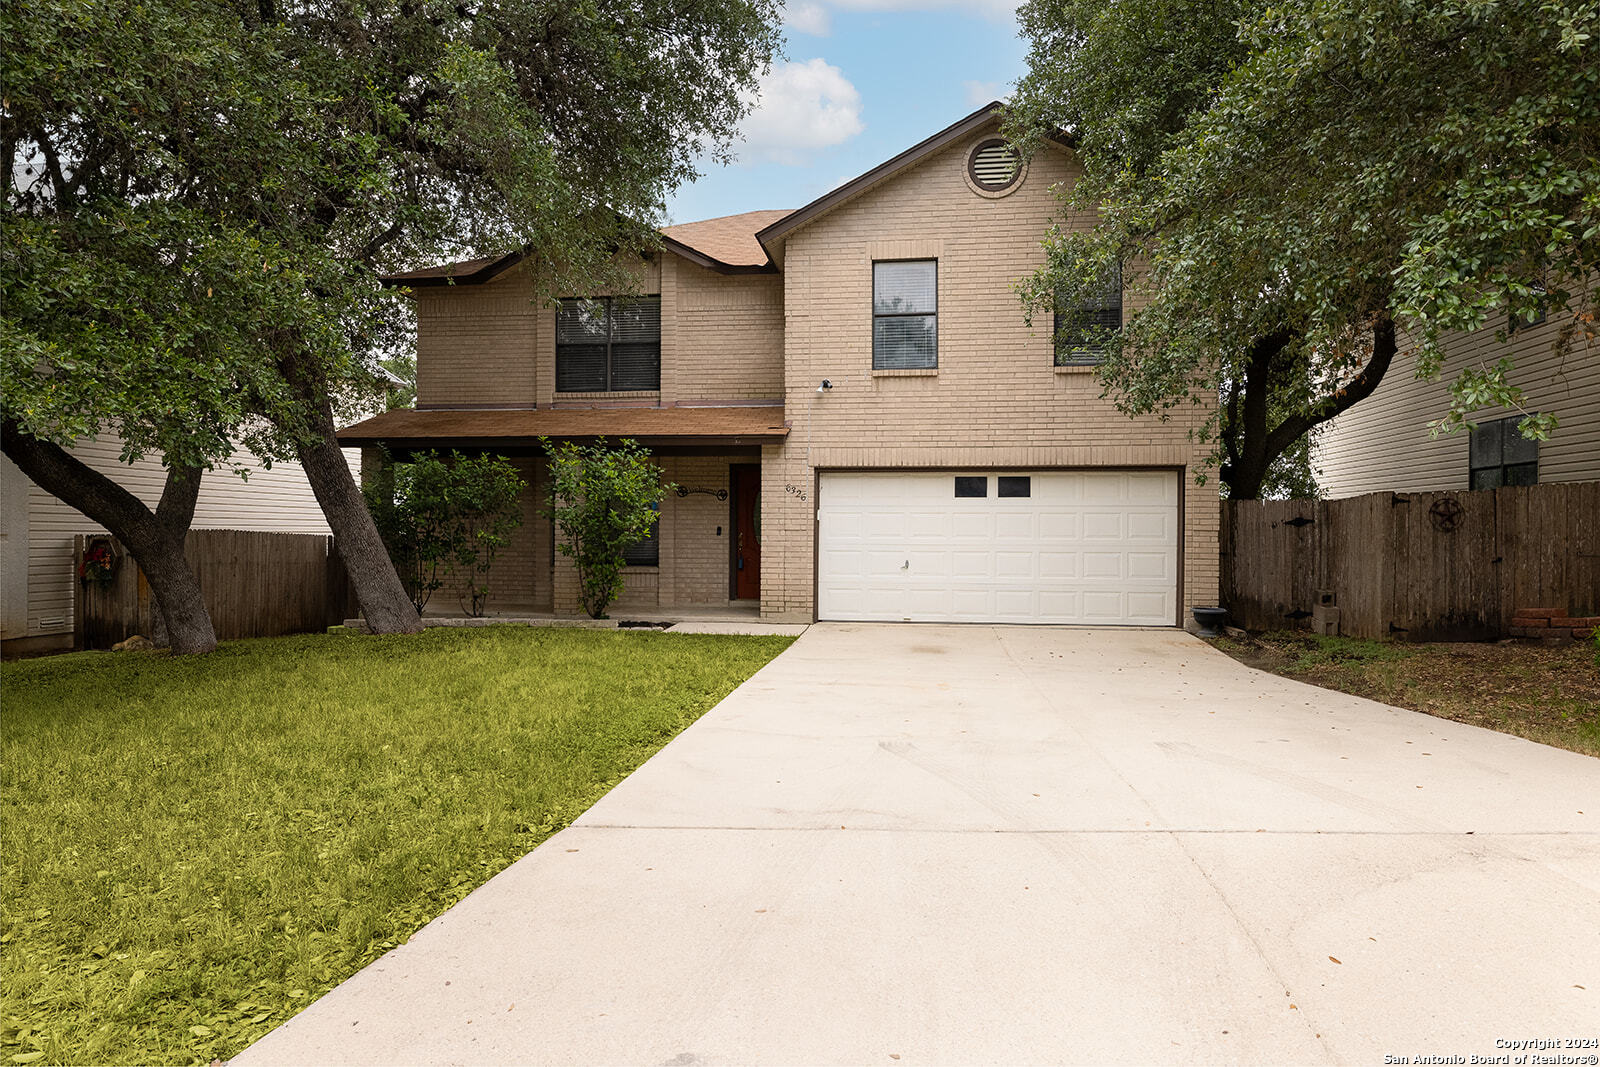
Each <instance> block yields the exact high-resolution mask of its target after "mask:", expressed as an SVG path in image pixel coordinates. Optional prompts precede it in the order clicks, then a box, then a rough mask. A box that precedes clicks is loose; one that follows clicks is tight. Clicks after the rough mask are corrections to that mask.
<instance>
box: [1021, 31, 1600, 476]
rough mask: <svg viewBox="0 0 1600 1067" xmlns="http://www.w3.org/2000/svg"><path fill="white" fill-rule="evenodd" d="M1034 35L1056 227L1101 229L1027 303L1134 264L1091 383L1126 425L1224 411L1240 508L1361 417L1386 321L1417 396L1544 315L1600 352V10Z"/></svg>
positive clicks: (1473, 376) (1491, 385) (1499, 369)
mask: <svg viewBox="0 0 1600 1067" xmlns="http://www.w3.org/2000/svg"><path fill="white" fill-rule="evenodd" d="M1022 22H1023V27H1024V32H1025V34H1026V35H1027V36H1028V37H1029V38H1030V40H1031V42H1032V47H1033V52H1032V57H1031V60H1030V71H1029V73H1028V75H1027V76H1026V77H1025V78H1024V79H1023V81H1022V83H1021V86H1020V89H1019V93H1018V99H1017V109H1016V110H1017V122H1016V124H1017V126H1018V127H1019V129H1024V130H1026V131H1027V133H1028V136H1031V137H1033V138H1035V139H1036V138H1037V136H1038V133H1037V131H1038V130H1039V129H1040V128H1041V127H1043V126H1045V125H1059V126H1063V127H1065V128H1067V129H1068V130H1069V131H1070V132H1072V133H1073V134H1074V135H1075V136H1076V137H1077V139H1078V154H1079V157H1080V160H1081V161H1082V163H1083V166H1084V174H1083V177H1082V179H1081V180H1080V181H1078V182H1077V184H1076V185H1075V186H1074V187H1073V188H1071V189H1068V190H1065V191H1064V197H1065V201H1066V202H1065V205H1064V207H1065V209H1066V210H1067V211H1074V210H1075V211H1080V212H1081V211H1083V210H1098V211H1099V212H1100V215H1099V222H1098V224H1097V225H1096V226H1095V227H1094V228H1093V229H1092V230H1089V231H1087V232H1083V231H1078V232H1074V231H1073V230H1071V229H1070V228H1069V227H1068V226H1067V225H1065V224H1062V225H1059V226H1057V227H1056V228H1055V229H1053V230H1052V231H1051V233H1050V236H1049V239H1048V242H1047V248H1048V264H1047V266H1046V267H1045V268H1044V269H1043V270H1041V271H1040V272H1039V273H1038V275H1037V276H1035V277H1033V278H1032V279H1030V280H1028V281H1027V282H1026V283H1025V284H1024V285H1023V286H1022V290H1023V296H1024V299H1025V300H1026V301H1027V302H1028V304H1029V306H1030V308H1032V309H1034V310H1039V309H1043V308H1048V307H1050V306H1052V305H1053V303H1054V302H1055V301H1057V300H1058V299H1060V300H1061V301H1062V302H1063V303H1064V304H1065V305H1066V306H1069V307H1070V306H1072V305H1074V304H1075V303H1077V302H1078V301H1080V300H1082V299H1084V298H1085V297H1087V296H1089V295H1091V294H1092V293H1093V292H1094V290H1095V287H1096V286H1097V285H1099V284H1100V279H1101V278H1102V276H1103V274H1104V272H1105V270H1106V269H1107V267H1108V265H1109V264H1111V263H1113V262H1115V261H1118V260H1120V261H1122V262H1123V263H1124V265H1125V270H1126V274H1127V276H1128V279H1129V288H1130V290H1134V291H1141V290H1142V292H1143V294H1144V297H1145V298H1147V303H1144V305H1143V306H1142V307H1140V308H1139V310H1138V311H1137V312H1136V313H1135V314H1133V315H1132V316H1131V318H1130V320H1129V322H1128V324H1127V327H1126V329H1125V330H1123V331H1122V332H1121V334H1120V336H1117V337H1113V338H1108V341H1109V345H1108V347H1109V349H1110V354H1109V356H1108V358H1107V359H1106V361H1105V363H1104V365H1103V366H1102V368H1101V374H1102V379H1103V380H1104V381H1105V383H1106V384H1107V386H1108V387H1109V389H1110V391H1111V392H1112V394H1113V395H1114V396H1115V397H1116V398H1117V400H1118V402H1119V404H1120V405H1121V406H1123V407H1124V409H1125V410H1127V411H1129V412H1131V413H1143V412H1166V411H1170V410H1171V409H1172V408H1174V407H1176V406H1178V405H1181V404H1187V403H1194V404H1200V405H1204V406H1206V407H1208V408H1210V409H1213V410H1215V414H1214V415H1213V417H1212V419H1211V421H1210V423H1209V424H1208V425H1207V427H1206V429H1205V430H1204V431H1203V432H1204V433H1205V434H1206V436H1208V437H1212V436H1213V435H1214V438H1215V439H1216V440H1217V442H1218V458H1219V459H1220V460H1221V463H1222V474H1223V480H1224V482H1231V483H1234V484H1231V485H1230V488H1231V489H1233V490H1234V491H1235V495H1245V496H1250V495H1255V493H1256V492H1257V491H1259V489H1260V487H1261V485H1262V482H1263V480H1264V479H1265V477H1266V471H1267V469H1268V467H1269V466H1270V465H1271V463H1272V462H1273V461H1274V460H1276V459H1277V458H1278V457H1280V456H1282V455H1283V454H1284V452H1285V450H1286V449H1288V448H1289V446H1290V445H1292V444H1293V443H1294V442H1295V441H1297V440H1299V439H1300V438H1302V437H1304V435H1305V434H1306V433H1307V432H1308V431H1310V430H1311V429H1313V428H1314V427H1316V426H1317V425H1319V424H1321V423H1322V422H1324V421H1326V419H1328V418H1331V417H1332V416H1333V415H1335V414H1337V413H1338V412H1339V411H1341V410H1344V409H1346V408H1348V407H1349V406H1350V405H1351V404H1353V403H1355V402H1358V401H1359V400H1360V399H1362V398H1364V397H1365V396H1366V395H1369V394H1370V392H1371V390H1372V389H1373V388H1375V387H1376V385H1377V383H1378V381H1379V380H1381V378H1382V376H1383V374H1384V373H1385V372H1386V371H1387V369H1388V365H1389V360H1390V358H1391V357H1392V356H1393V355H1394V354H1395V351H1396V348H1397V345H1396V326H1397V325H1398V327H1399V328H1400V330H1401V331H1403V332H1402V333H1401V334H1400V340H1401V341H1402V343H1409V344H1410V345H1411V348H1412V351H1413V352H1414V355H1415V366H1416V370H1417V372H1418V373H1419V374H1422V375H1432V374H1437V373H1438V372H1439V370H1440V365H1441V349H1440V343H1441V341H1442V340H1443V339H1444V336H1445V334H1446V333H1448V332H1450V331H1455V330H1474V329H1478V328H1480V327H1484V326H1496V325H1498V326H1501V327H1502V328H1503V327H1504V325H1505V324H1506V323H1507V322H1508V321H1510V320H1514V319H1516V318H1519V317H1520V318H1532V317H1535V316H1537V315H1539V314H1546V315H1549V316H1551V317H1553V318H1558V319H1559V321H1560V322H1561V323H1562V328H1561V329H1560V330H1559V331H1558V332H1559V334H1560V340H1559V341H1558V343H1560V344H1562V345H1567V346H1570V345H1572V344H1573V342H1574V341H1575V340H1578V341H1583V342H1585V343H1587V341H1588V340H1589V339H1590V338H1592V336H1593V331H1594V312H1595V310H1596V309H1595V302H1596V297H1595V292H1594V288H1593V280H1594V277H1595V271H1596V268H1597V265H1600V264H1597V259H1600V240H1597V234H1600V63H1597V62H1596V58H1595V48H1596V41H1595V40H1594V37H1593V35H1594V34H1595V33H1596V32H1597V31H1600V9H1597V8H1596V6H1595V5H1594V4H1563V3H1500V2H1472V3H1465V4H1444V3H1440V2H1437V0H1377V2H1365V0H1359V2H1358V0H1291V2H1289V3H1285V4H1279V5H1275V6H1272V7H1270V8H1269V7H1265V6H1263V5H1258V4H1230V3H1217V4H1205V5H1189V4H1179V3H1172V2H1169V0H1133V2H1131V3H1124V2H1120V0H1119V2H1116V3H1112V2H1109V0H1068V2H1065V3H1061V2H1050V0H1032V2H1030V3H1028V4H1026V5H1025V6H1024V8H1023V10H1022ZM1135 306H1138V305H1137V304H1136V305H1135ZM1512 372H1513V368H1512V367H1511V365H1510V364H1509V362H1507V361H1500V362H1498V363H1496V364H1494V365H1491V366H1484V367H1474V368H1468V369H1467V370H1465V371H1463V372H1462V374H1461V376H1460V378H1458V379H1457V381H1456V382H1455V384H1454V386H1453V393H1452V402H1451V406H1450V410H1449V411H1448V412H1447V413H1441V414H1442V415H1443V417H1442V419H1441V421H1440V423H1439V425H1440V426H1441V427H1442V428H1444V429H1452V428H1455V427H1457V426H1459V425H1461V424H1462V423H1463V422H1464V421H1465V420H1466V419H1467V418H1468V417H1469V415H1470V413H1471V411H1472V410H1474V409H1475V408H1478V407H1482V406H1486V405H1490V404H1504V405H1506V406H1510V407H1513V408H1515V407H1519V406H1520V403H1521V393H1520V391H1519V390H1518V388H1517V387H1516V385H1515V382H1514V376H1513V374H1512ZM1252 379H1253V388H1252V384H1251V383H1252ZM1219 394H1220V396H1221V398H1222V401H1223V403H1222V404H1221V406H1220V408H1218V407H1217V400H1218V396H1219ZM1554 422H1555V413H1551V412H1545V413H1540V414H1539V415H1537V416H1530V417H1529V418H1527V419H1525V420H1524V422H1523V427H1524V432H1526V433H1529V434H1531V435H1535V436H1543V435H1546V434H1548V432H1549V430H1550V429H1551V428H1552V427H1553V425H1554Z"/></svg>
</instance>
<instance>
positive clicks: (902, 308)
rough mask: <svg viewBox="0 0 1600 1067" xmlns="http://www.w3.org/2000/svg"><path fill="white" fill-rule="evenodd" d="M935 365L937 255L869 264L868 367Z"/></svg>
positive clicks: (884, 368) (937, 354)
mask: <svg viewBox="0 0 1600 1067" xmlns="http://www.w3.org/2000/svg"><path fill="white" fill-rule="evenodd" d="M938 365H939V261H938V260H936V259H898V260H889V261H887V262H881V263H874V264H873V265H872V368H873V370H918V369H921V368H925V367H937V366H938Z"/></svg>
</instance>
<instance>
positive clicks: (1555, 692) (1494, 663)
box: [1215, 632, 1600, 756]
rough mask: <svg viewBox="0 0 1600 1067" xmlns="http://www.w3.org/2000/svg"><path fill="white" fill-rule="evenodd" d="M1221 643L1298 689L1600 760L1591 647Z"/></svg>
mask: <svg viewBox="0 0 1600 1067" xmlns="http://www.w3.org/2000/svg"><path fill="white" fill-rule="evenodd" d="M1215 644H1216V646H1217V648H1218V649H1220V650H1221V651H1223V652H1226V653H1227V654H1228V655H1230V656H1232V657H1233V658H1234V659H1236V660H1239V661H1240V662H1241V663H1245V664H1247V665H1249V666H1251V667H1255V668H1257V669H1259V670H1264V671H1270V672H1272V673H1273V674H1281V675H1283V676H1284V677H1286V678H1293V679H1295V680H1296V681H1301V682H1309V683H1311V684H1312V685H1320V686H1322V687H1323V688H1325V689H1337V690H1339V691H1340V692H1342V693H1351V694H1354V695H1355V696H1362V697H1367V698H1369V699H1372V700H1377V701H1381V702H1383V703H1385V704H1391V705H1393V706H1395V707H1400V708H1409V709H1411V710H1412V711H1421V712H1426V713H1427V714H1429V715H1437V716H1439V717H1440V718H1442V719H1453V720H1454V721H1456V722H1465V723H1471V724H1472V725H1474V726H1483V727H1487V728H1488V729H1491V730H1499V731H1501V732H1502V733H1508V734H1515V735H1517V736H1518V737H1526V738H1528V739H1529V740H1531V741H1539V742H1541V743H1543V744H1547V745H1556V746H1558V747H1560V748H1566V749H1571V750H1572V751H1574V752H1582V753H1584V754H1586V755H1590V756H1600V666H1597V665H1596V663H1595V647H1594V645H1593V644H1591V643H1587V642H1578V641H1574V642H1572V643H1571V644H1569V645H1565V646H1559V647H1554V648H1550V647H1544V646H1540V645H1532V644H1527V643H1523V642H1507V643H1504V644H1454V643H1439V644H1400V643H1397V642H1396V643H1392V642H1387V641H1361V640H1356V639H1353V638H1348V637H1318V636H1316V635H1315V634H1310V633H1303V632H1291V633H1269V634H1257V635H1252V636H1251V637H1250V638H1248V639H1243V640H1241V639H1236V638H1231V637H1225V638H1220V639H1218V640H1217V641H1216V642H1215Z"/></svg>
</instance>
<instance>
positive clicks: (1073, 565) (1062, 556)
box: [1039, 552, 1083, 582]
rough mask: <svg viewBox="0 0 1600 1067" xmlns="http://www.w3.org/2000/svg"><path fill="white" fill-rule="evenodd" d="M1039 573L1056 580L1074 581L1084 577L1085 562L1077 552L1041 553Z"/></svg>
mask: <svg viewBox="0 0 1600 1067" xmlns="http://www.w3.org/2000/svg"><path fill="white" fill-rule="evenodd" d="M1039 573H1040V574H1048V575H1049V576H1050V577H1051V579H1052V580H1054V581H1069V582H1070V581H1073V580H1074V579H1077V578H1081V577H1083V564H1082V562H1081V556H1080V555H1079V554H1078V553H1077V552H1041V553H1039Z"/></svg>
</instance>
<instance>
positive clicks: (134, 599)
mask: <svg viewBox="0 0 1600 1067" xmlns="http://www.w3.org/2000/svg"><path fill="white" fill-rule="evenodd" d="M102 539H103V540H107V541H111V539H110V538H109V537H105V536H104V535H98V536H97V535H87V536H86V535H82V534H80V535H78V537H76V538H75V539H74V541H75V544H74V550H73V575H74V578H75V579H76V580H75V582H74V588H75V589H76V590H77V594H76V598H75V603H74V611H73V630H74V639H75V644H76V647H78V648H110V647H111V646H112V645H114V644H116V643H117V642H118V641H122V640H125V639H126V638H128V637H131V636H133V635H134V634H143V635H144V636H146V637H151V638H154V637H156V635H157V628H158V626H159V621H158V620H159V615H160V613H159V611H158V610H157V608H156V603H155V597H154V596H153V594H152V593H151V590H150V583H149V582H148V581H147V580H146V579H145V576H144V572H142V571H141V570H139V567H138V565H137V564H135V563H134V561H133V558H132V557H131V556H129V555H128V554H127V553H126V552H124V551H123V550H122V549H121V547H120V546H116V547H115V551H116V553H117V554H118V556H119V563H118V564H117V566H116V569H115V570H114V572H113V573H112V575H111V578H110V579H109V580H107V581H97V580H88V581H85V580H83V579H81V578H77V575H79V574H81V573H82V571H81V567H82V563H83V553H84V548H85V545H86V544H87V543H90V542H94V541H97V540H102ZM112 544H113V545H115V542H114V541H113V542H112ZM184 555H185V556H187V557H188V560H189V565H190V566H191V567H193V568H194V572H195V577H196V578H197V579H198V580H199V582H200V592H201V595H202V596H203V597H204V598H205V603H206V610H207V611H209V612H210V613H211V624H212V626H214V627H215V628H216V631H217V637H218V639H220V640H231V639H233V638H239V637H273V636H276V635H278V634H290V633H302V632H305V631H310V630H321V629H324V628H326V627H327V626H330V625H332V624H334V623H338V622H342V621H343V620H344V618H345V617H346V614H347V612H348V611H349V608H350V606H351V604H352V603H353V597H352V595H351V591H350V581H349V578H348V577H347V576H346V574H345V569H344V561H343V560H341V559H340V558H339V554H338V552H336V551H334V549H333V538H331V537H329V536H327V535H326V534H294V533H258V532H252V531H246V530H191V531H190V532H189V536H188V539H187V540H186V541H185V542H184Z"/></svg>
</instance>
